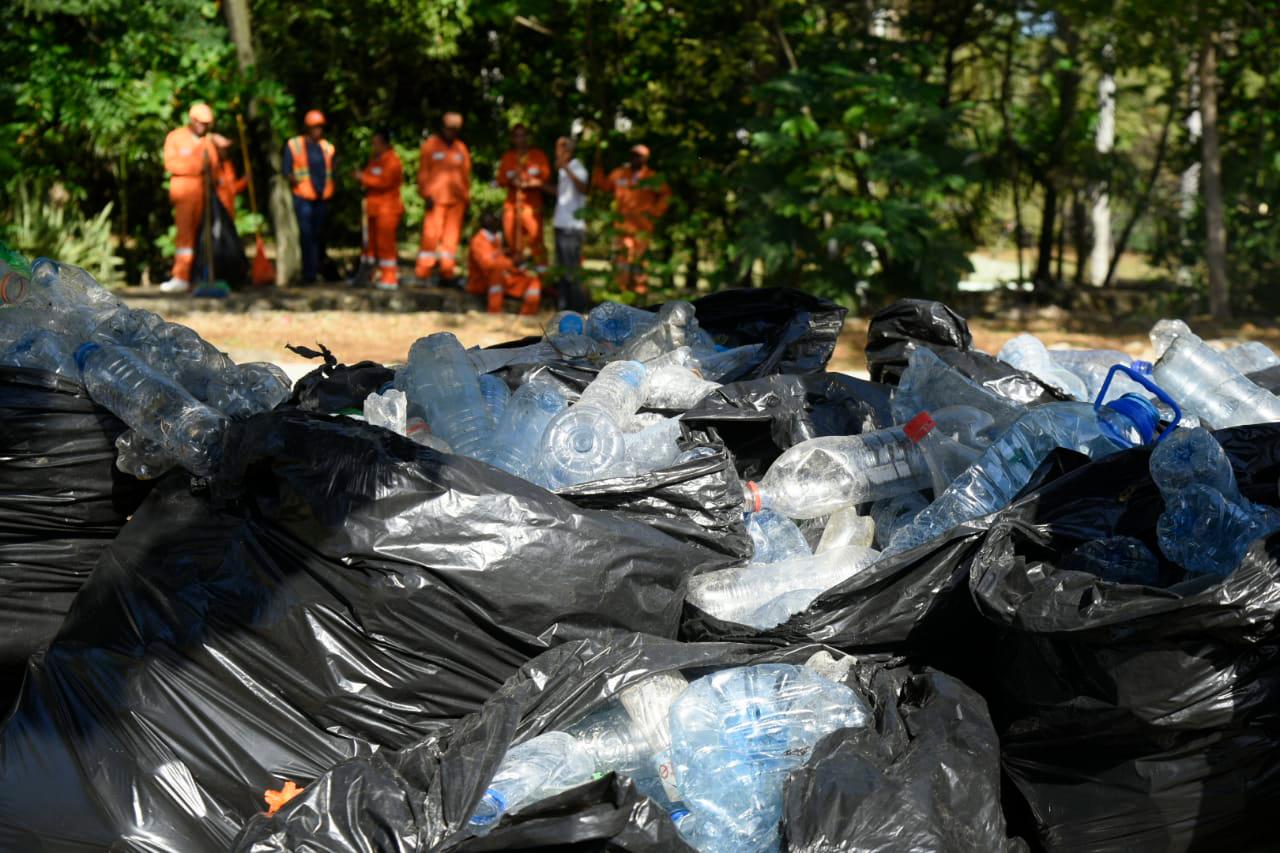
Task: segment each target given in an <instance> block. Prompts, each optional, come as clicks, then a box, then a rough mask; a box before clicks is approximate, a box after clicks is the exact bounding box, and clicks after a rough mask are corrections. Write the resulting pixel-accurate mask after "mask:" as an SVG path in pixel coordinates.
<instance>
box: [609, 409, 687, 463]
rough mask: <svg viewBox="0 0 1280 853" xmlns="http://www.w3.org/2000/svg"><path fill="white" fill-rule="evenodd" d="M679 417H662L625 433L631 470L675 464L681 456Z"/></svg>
mask: <svg viewBox="0 0 1280 853" xmlns="http://www.w3.org/2000/svg"><path fill="white" fill-rule="evenodd" d="M683 434H684V431H683V429H682V428H681V426H680V419H679V418H662V419H661V420H659V421H657V422H656V423H653V424H651V425H649V426H647V427H645V428H644V429H642V430H638V431H636V432H628V433H624V434H623V437H622V438H623V443H624V444H625V445H626V448H627V463H628V464H627V468H628V471H629V472H632V473H638V472H644V471H659V470H661V469H663V468H666V467H668V466H671V465H674V464H675V462H676V459H677V458H678V457H679V456H680V444H679V440H680V436H682V435H683Z"/></svg>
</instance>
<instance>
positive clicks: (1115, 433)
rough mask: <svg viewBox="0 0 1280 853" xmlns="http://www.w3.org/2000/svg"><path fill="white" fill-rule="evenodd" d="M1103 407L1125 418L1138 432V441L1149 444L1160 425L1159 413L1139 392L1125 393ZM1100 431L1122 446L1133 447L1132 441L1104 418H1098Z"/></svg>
mask: <svg viewBox="0 0 1280 853" xmlns="http://www.w3.org/2000/svg"><path fill="white" fill-rule="evenodd" d="M1103 408H1104V409H1107V410H1110V411H1112V412H1115V413H1116V414H1118V415H1120V416H1122V417H1123V418H1125V419H1126V420H1127V421H1129V423H1131V424H1132V425H1133V428H1134V430H1135V431H1136V432H1137V434H1138V438H1139V443H1140V444H1143V445H1146V444H1150V443H1151V441H1152V439H1154V438H1155V435H1156V430H1157V429H1158V428H1159V426H1160V413H1159V412H1158V411H1157V410H1156V407H1155V406H1154V405H1153V404H1152V402H1151V401H1150V400H1148V399H1147V398H1146V397H1143V396H1142V395H1141V394H1125V395H1124V396H1122V397H1120V398H1119V399H1118V400H1112V401H1111V402H1110V403H1107V404H1106V405H1105V406H1103ZM1100 421H1101V424H1102V431H1103V433H1105V434H1106V436H1107V437H1108V438H1110V439H1111V440H1112V441H1114V442H1116V443H1117V444H1119V445H1121V446H1123V447H1133V446H1134V442H1133V440H1132V439H1131V438H1130V437H1129V436H1128V435H1125V434H1124V433H1123V432H1122V431H1121V430H1120V429H1119V428H1118V427H1117V426H1116V425H1115V424H1113V423H1111V422H1110V421H1108V419H1106V418H1101V419H1100Z"/></svg>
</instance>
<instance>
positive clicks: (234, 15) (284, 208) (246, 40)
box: [222, 0, 302, 285]
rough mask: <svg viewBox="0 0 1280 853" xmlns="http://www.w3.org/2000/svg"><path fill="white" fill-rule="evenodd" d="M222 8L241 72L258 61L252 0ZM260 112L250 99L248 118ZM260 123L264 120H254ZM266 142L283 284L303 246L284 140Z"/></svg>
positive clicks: (227, 1)
mask: <svg viewBox="0 0 1280 853" xmlns="http://www.w3.org/2000/svg"><path fill="white" fill-rule="evenodd" d="M222 9H223V11H224V12H225V13H226V18H227V31H228V32H229V33H230V35H231V42H232V44H234V45H235V48H236V63H237V64H238V65H239V66H240V70H241V71H247V70H248V69H249V68H251V67H252V66H254V65H256V64H257V58H256V55H255V52H254V49H253V17H252V15H251V13H250V11H249V0H224V2H223V4H222ZM259 113H260V109H259V105H258V102H257V99H254V100H251V101H250V102H249V118H250V120H255V119H257V118H258V115H259ZM255 124H257V125H259V126H261V125H262V123H261V122H255ZM265 139H266V141H265V142H263V143H260V144H259V146H258V148H259V152H258V153H259V155H260V157H261V159H262V161H263V162H266V163H267V164H268V167H269V168H268V169H267V170H266V172H265V175H266V177H267V186H268V188H269V190H270V192H269V194H268V203H267V207H268V212H269V214H270V216H271V223H272V225H273V226H274V227H275V238H276V284H279V285H283V284H287V283H288V282H290V281H292V280H293V279H294V278H296V277H297V276H298V274H299V273H300V272H301V270H302V248H301V239H300V237H299V233H298V220H297V219H296V218H295V217H294V213H293V197H292V195H293V194H292V191H291V190H290V189H289V183H288V181H286V180H285V179H284V176H283V175H281V174H280V161H279V159H278V158H279V156H280V155H279V152H280V150H281V147H282V146H283V145H284V142H283V140H279V139H275V138H274V137H273V136H271V135H268V136H267V137H266V138H265Z"/></svg>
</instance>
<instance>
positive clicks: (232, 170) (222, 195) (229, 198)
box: [215, 160, 249, 219]
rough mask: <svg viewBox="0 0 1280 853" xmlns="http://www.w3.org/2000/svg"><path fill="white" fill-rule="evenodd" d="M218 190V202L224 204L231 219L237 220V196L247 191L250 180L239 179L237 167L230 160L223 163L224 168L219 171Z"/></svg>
mask: <svg viewBox="0 0 1280 853" xmlns="http://www.w3.org/2000/svg"><path fill="white" fill-rule="evenodd" d="M216 183H217V188H216V190H215V192H217V194H218V201H220V202H222V206H223V207H224V208H226V210H227V213H229V214H231V218H232V219H235V218H236V196H238V195H240V193H242V192H244V191H245V188H246V187H248V186H249V179H248V178H237V177H236V167H235V166H234V165H233V164H232V163H231V161H230V160H223V161H222V168H221V169H219V170H218V175H217V181H216Z"/></svg>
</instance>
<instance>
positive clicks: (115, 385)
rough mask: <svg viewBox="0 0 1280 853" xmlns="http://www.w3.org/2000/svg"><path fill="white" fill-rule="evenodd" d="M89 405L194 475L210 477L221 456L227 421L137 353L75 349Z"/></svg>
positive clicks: (109, 348)
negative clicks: (98, 407) (108, 413)
mask: <svg viewBox="0 0 1280 853" xmlns="http://www.w3.org/2000/svg"><path fill="white" fill-rule="evenodd" d="M75 359H76V364H77V365H78V366H79V367H80V376H81V381H82V382H83V383H84V386H85V388H86V389H87V390H88V392H89V396H90V397H92V398H93V401H94V402H95V403H97V404H98V405H100V406H102V407H103V408H105V409H107V410H108V411H110V412H111V413H112V414H114V415H115V416H116V417H118V418H119V419H120V420H122V421H124V422H125V424H127V425H128V426H129V427H131V428H132V429H133V430H134V432H136V433H138V434H139V435H141V436H143V437H144V438H147V439H150V440H151V441H153V442H155V443H156V444H157V445H159V446H160V447H161V448H163V450H164V452H165V453H166V454H167V455H169V456H170V457H172V458H173V459H175V460H177V462H178V463H179V464H180V465H182V467H184V468H186V469H187V470H188V471H190V472H191V473H193V474H198V475H202V476H203V475H208V474H211V473H212V472H213V470H214V468H216V467H217V464H218V462H219V460H220V459H221V455H222V434H223V430H224V428H225V426H226V421H227V419H226V418H225V417H224V416H223V415H222V414H220V413H219V412H217V411H215V410H213V409H211V408H209V407H208V406H206V405H204V404H203V403H201V402H199V401H198V400H196V399H195V398H194V397H192V396H191V395H190V394H189V393H187V391H186V390H184V389H183V388H182V387H180V386H179V385H178V384H177V383H176V382H174V381H173V380H172V379H169V378H168V377H166V376H163V375H161V374H160V373H158V372H157V371H156V370H154V369H153V368H152V367H151V365H149V364H148V363H147V361H146V360H145V359H144V358H143V357H142V356H141V355H140V354H138V353H137V352H134V351H133V350H131V349H127V348H125V347H119V346H105V347H104V346H99V345H98V344H85V345H83V346H81V347H80V348H79V349H78V350H76V354H75Z"/></svg>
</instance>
